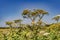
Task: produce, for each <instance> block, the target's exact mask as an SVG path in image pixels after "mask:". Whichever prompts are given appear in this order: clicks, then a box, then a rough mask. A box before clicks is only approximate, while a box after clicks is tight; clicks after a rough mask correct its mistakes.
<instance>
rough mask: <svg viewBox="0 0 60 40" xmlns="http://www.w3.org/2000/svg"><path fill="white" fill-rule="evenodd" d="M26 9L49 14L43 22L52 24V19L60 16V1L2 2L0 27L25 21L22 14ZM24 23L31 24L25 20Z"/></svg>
mask: <svg viewBox="0 0 60 40" xmlns="http://www.w3.org/2000/svg"><path fill="white" fill-rule="evenodd" d="M24 9H31V10H32V9H43V10H46V11H48V12H49V15H47V16H44V18H43V21H45V22H47V23H52V22H55V21H52V20H51V18H52V17H54V16H56V15H59V14H60V0H0V26H5V22H6V21H9V20H14V19H19V18H20V19H23V18H22V16H21V13H22V11H23V10H24ZM24 23H29V21H27V19H24Z"/></svg>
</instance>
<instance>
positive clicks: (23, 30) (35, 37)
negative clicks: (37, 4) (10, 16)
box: [0, 9, 60, 40]
mask: <svg viewBox="0 0 60 40" xmlns="http://www.w3.org/2000/svg"><path fill="white" fill-rule="evenodd" d="M46 14H48V12H47V11H44V10H41V9H34V10H33V11H31V10H29V9H26V10H24V11H23V12H22V16H23V18H29V19H31V21H32V22H31V23H32V24H31V25H29V24H22V23H21V22H22V20H21V19H17V20H13V21H12V22H11V21H8V22H6V25H8V26H9V27H8V28H5V29H7V30H3V31H1V29H0V40H60V22H58V21H59V20H60V16H56V17H54V18H53V19H54V20H56V21H57V23H52V24H49V25H48V24H46V23H44V22H43V21H42V18H43V17H44V15H46ZM37 18H38V19H37ZM36 20H38V21H37V22H36ZM13 25H14V27H13ZM2 29H3V28H2Z"/></svg>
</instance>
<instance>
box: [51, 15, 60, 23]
mask: <svg viewBox="0 0 60 40" xmlns="http://www.w3.org/2000/svg"><path fill="white" fill-rule="evenodd" d="M52 19H53V20H55V21H57V22H58V21H59V19H60V15H57V16H55V17H53V18H52Z"/></svg>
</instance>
